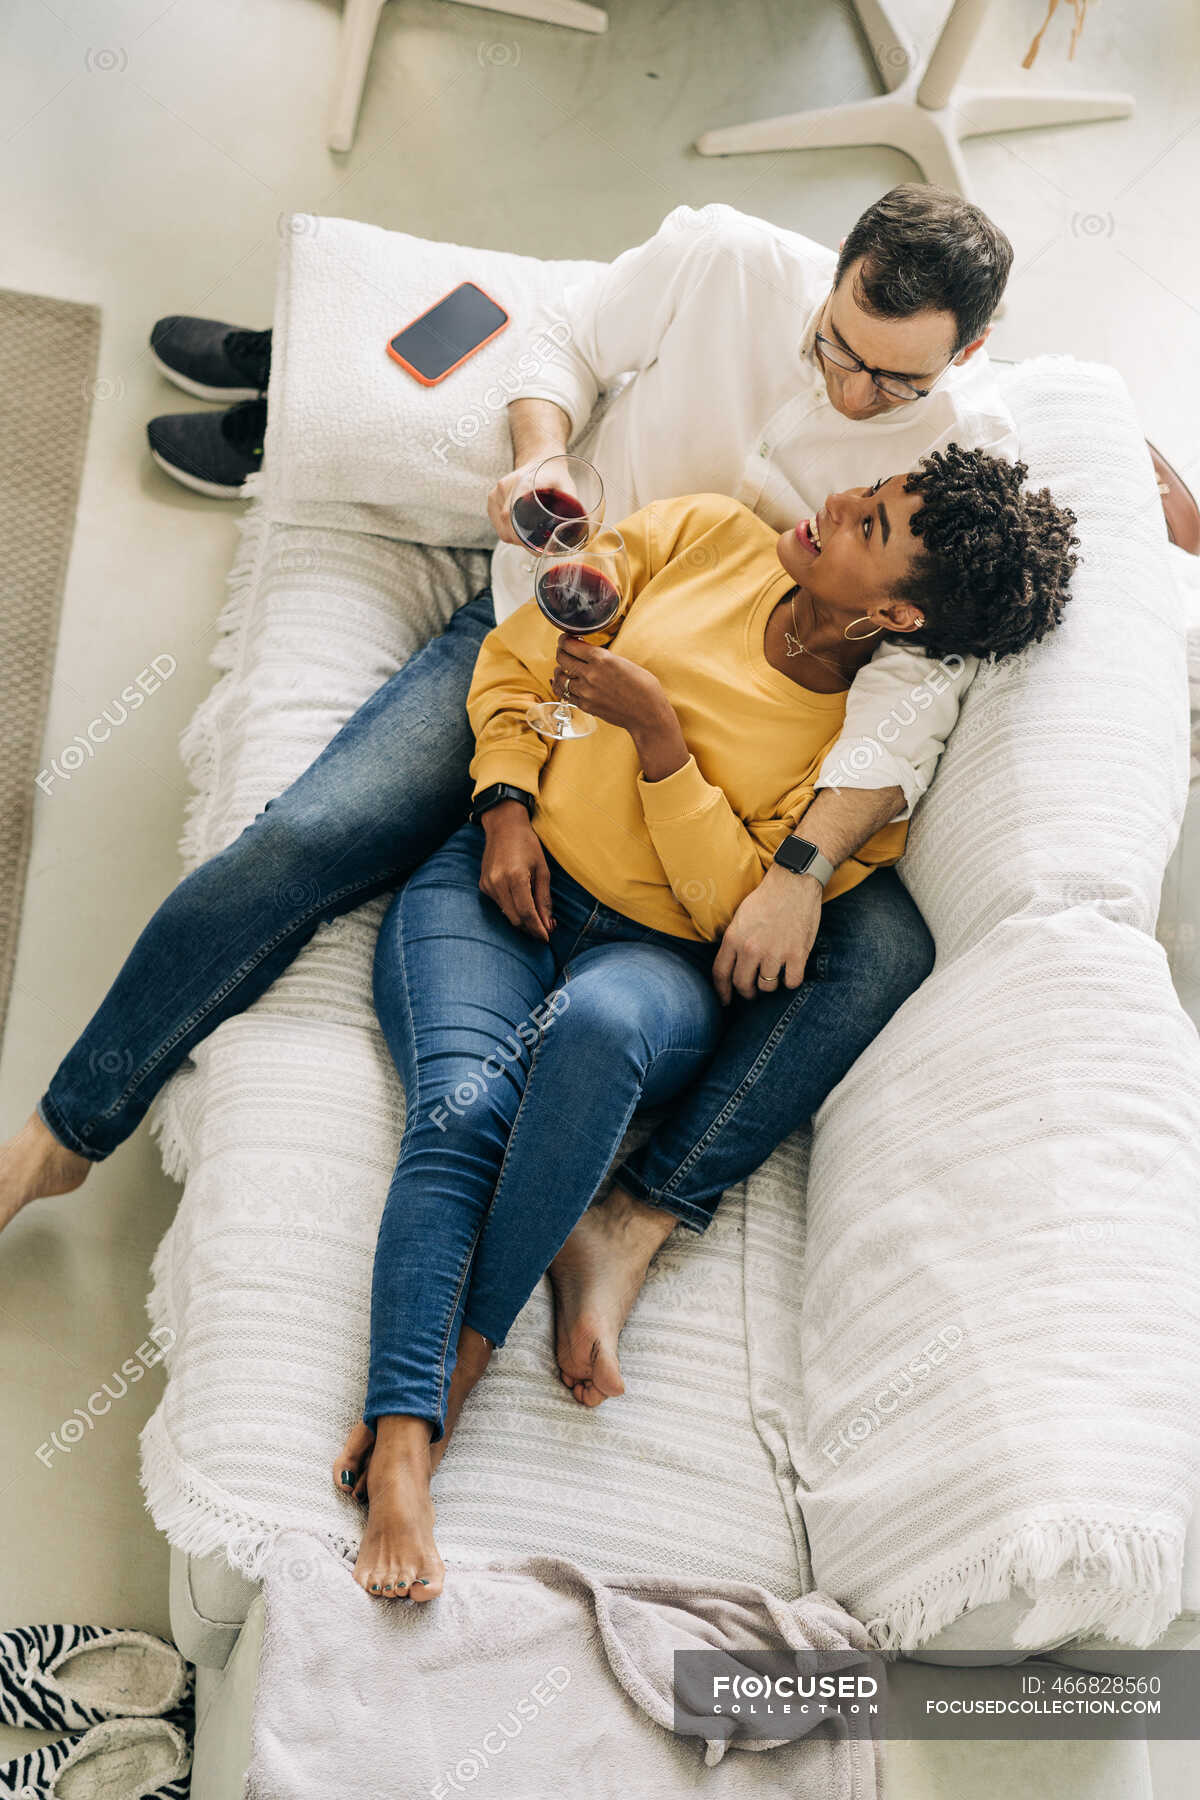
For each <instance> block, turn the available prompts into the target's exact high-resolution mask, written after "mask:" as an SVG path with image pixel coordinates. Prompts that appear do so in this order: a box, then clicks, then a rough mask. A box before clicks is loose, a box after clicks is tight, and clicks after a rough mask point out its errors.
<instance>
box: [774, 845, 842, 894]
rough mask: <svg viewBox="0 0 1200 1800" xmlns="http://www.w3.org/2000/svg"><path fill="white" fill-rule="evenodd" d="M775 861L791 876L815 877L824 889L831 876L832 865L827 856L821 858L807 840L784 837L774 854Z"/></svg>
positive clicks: (814, 846) (819, 853) (815, 847)
mask: <svg viewBox="0 0 1200 1800" xmlns="http://www.w3.org/2000/svg"><path fill="white" fill-rule="evenodd" d="M775 861H776V862H777V863H778V864H779V866H780V867H781V868H783V869H790V870H791V872H792V874H793V875H815V876H816V878H817V880H818V881H819V882H820V884H821V886H822V887H824V886H825V885H826V883H827V882H828V880H829V877H830V876H831V875H832V874H833V864H832V863H831V862H830V860H829V858H828V857H827V856H822V854H821V852H820V851H819V850H818V849H817V846H816V845H815V844H810V843H809V841H808V839H807V838H802V837H786V838H784V840H783V842H782V844H780V846H779V848H778V850H777V851H776V852H775Z"/></svg>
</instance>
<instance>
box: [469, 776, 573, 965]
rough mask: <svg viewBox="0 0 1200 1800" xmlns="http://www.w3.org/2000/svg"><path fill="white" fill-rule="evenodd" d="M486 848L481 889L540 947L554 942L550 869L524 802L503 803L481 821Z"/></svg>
mask: <svg viewBox="0 0 1200 1800" xmlns="http://www.w3.org/2000/svg"><path fill="white" fill-rule="evenodd" d="M482 824H483V829H484V835H485V836H486V838H487V843H486V844H485V845H484V849H483V868H482V869H481V871H480V875H479V886H480V888H481V890H482V891H483V893H485V894H486V895H487V897H488V899H489V900H494V901H495V902H496V905H497V906H498V907H499V908H500V911H501V912H502V913H503V914H504V916H505V918H506V919H507V920H508V922H509V924H510V925H515V926H516V927H517V929H518V930H519V931H524V932H527V933H528V934H529V936H530V937H533V938H537V939H538V941H539V942H540V943H543V944H546V943H549V941H550V933H551V931H552V930H553V929H554V920H553V918H552V917H551V912H550V868H549V865H548V863H547V862H546V853H545V851H544V850H543V849H542V845H541V840H540V839H539V837H538V835H537V833H536V831H535V830H534V829H533V826H532V825H531V824H530V823H529V814H528V813H527V812H526V810H525V808H524V807H523V806H522V804H521V802H520V801H519V800H502V801H501V802H500V804H499V806H492V807H489V809H488V811H487V812H485V813H484V815H483V819H482Z"/></svg>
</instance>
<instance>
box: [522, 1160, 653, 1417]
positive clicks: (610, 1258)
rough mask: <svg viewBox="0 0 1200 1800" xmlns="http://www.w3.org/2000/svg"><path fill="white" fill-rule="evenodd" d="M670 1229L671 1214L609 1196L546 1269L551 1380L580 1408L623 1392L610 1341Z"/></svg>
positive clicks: (620, 1193)
mask: <svg viewBox="0 0 1200 1800" xmlns="http://www.w3.org/2000/svg"><path fill="white" fill-rule="evenodd" d="M674 1226H675V1219H674V1217H673V1215H672V1214H671V1213H668V1212H664V1211H663V1210H662V1209H661V1208H660V1207H657V1206H647V1205H645V1203H644V1202H643V1201H641V1200H635V1199H634V1198H633V1196H632V1195H631V1194H627V1193H626V1192H625V1190H624V1188H614V1189H613V1191H612V1193H611V1194H610V1195H609V1197H608V1199H607V1200H605V1201H604V1203H603V1205H601V1206H591V1207H589V1208H588V1210H587V1212H585V1213H584V1215H583V1217H582V1219H580V1221H579V1223H578V1225H576V1227H575V1229H574V1231H573V1232H572V1233H571V1235H570V1237H569V1238H568V1239H567V1241H566V1243H565V1244H564V1245H563V1247H562V1249H561V1250H560V1251H559V1253H558V1255H557V1256H556V1257H555V1259H554V1261H553V1262H552V1263H551V1264H550V1281H551V1284H552V1286H553V1288H554V1338H555V1356H556V1358H557V1360H558V1372H559V1376H560V1378H561V1380H562V1382H563V1384H564V1386H566V1387H569V1388H570V1390H571V1392H572V1393H573V1394H574V1396H575V1398H576V1400H578V1401H579V1403H580V1405H581V1406H599V1405H600V1402H601V1401H602V1400H610V1399H613V1398H614V1397H615V1396H616V1395H617V1394H623V1393H624V1392H625V1383H624V1382H623V1381H622V1379H621V1365H620V1363H619V1362H618V1360H617V1340H618V1339H619V1338H620V1335H621V1328H622V1326H623V1325H624V1323H625V1321H626V1319H627V1318H628V1317H629V1313H630V1309H631V1308H632V1306H633V1303H634V1301H635V1300H636V1299H637V1297H638V1294H639V1293H640V1292H641V1287H642V1283H643V1281H645V1279H646V1270H647V1269H648V1268H649V1267H650V1261H651V1258H652V1257H653V1255H654V1252H655V1251H656V1250H657V1249H659V1247H660V1246H661V1245H662V1244H664V1243H665V1242H666V1240H667V1238H668V1237H670V1235H671V1232H672V1230H673V1229H674Z"/></svg>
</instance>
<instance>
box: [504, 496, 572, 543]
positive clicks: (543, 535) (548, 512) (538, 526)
mask: <svg viewBox="0 0 1200 1800" xmlns="http://www.w3.org/2000/svg"><path fill="white" fill-rule="evenodd" d="M510 517H511V519H512V528H513V530H514V531H515V532H516V534H517V536H518V537H519V538H520V540H521V542H522V543H523V544H524V545H525V547H526V549H528V550H544V549H545V547H546V545H547V544H548V543H549V542H550V539H551V537H552V536H553V535H554V533H555V532H556V531H557V532H558V536H559V542H560V543H561V544H562V546H563V548H564V549H567V550H576V549H578V548H579V546H580V545H581V544H586V543H587V536H588V527H587V513H586V509H585V508H584V507H583V506H582V505H581V504H580V502H579V501H578V500H577V499H576V498H575V496H574V494H566V493H564V492H563V490H562V489H561V488H556V487H539V488H534V489H533V490H532V491H531V492H530V493H528V494H522V495H521V497H520V498H519V499H518V500H514V501H513V506H512V512H511V514H510ZM572 519H578V520H579V524H578V525H576V526H574V527H572V525H571V524H570V520H572Z"/></svg>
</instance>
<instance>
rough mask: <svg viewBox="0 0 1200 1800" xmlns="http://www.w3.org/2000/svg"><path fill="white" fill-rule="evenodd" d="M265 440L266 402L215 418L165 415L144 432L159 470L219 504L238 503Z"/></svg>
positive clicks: (211, 415)
mask: <svg viewBox="0 0 1200 1800" xmlns="http://www.w3.org/2000/svg"><path fill="white" fill-rule="evenodd" d="M266 435H267V403H266V401H265V400H243V401H242V403H241V405H240V406H231V407H229V408H228V410H227V411H226V412H219V413H211V412H190V413H164V414H163V415H162V417H161V418H157V419H151V421H150V423H149V424H148V425H147V427H146V436H147V437H148V438H149V439H150V454H151V456H152V457H153V458H154V460H155V462H156V463H157V464H158V466H159V468H160V469H165V470H166V472H167V474H168V475H173V476H174V477H175V480H176V481H181V482H182V483H183V485H184V487H189V488H194V489H195V491H196V493H198V494H211V495H213V496H214V497H215V498H217V499H220V500H236V499H238V498H239V496H240V494H241V491H242V483H243V482H244V481H245V479H246V477H247V476H248V475H253V474H254V472H255V470H256V469H261V468H262V454H263V441H264V439H265V437H266Z"/></svg>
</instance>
